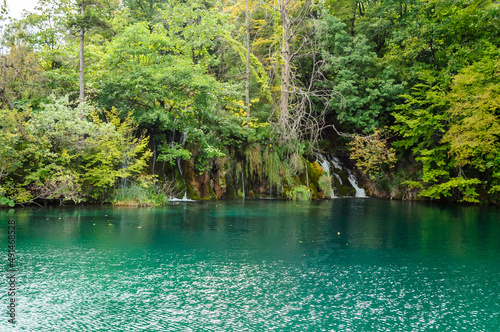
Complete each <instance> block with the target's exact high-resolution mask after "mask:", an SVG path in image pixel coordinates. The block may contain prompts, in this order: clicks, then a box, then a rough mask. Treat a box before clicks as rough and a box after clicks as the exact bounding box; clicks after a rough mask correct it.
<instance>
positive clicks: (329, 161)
mask: <svg viewBox="0 0 500 332" xmlns="http://www.w3.org/2000/svg"><path fill="white" fill-rule="evenodd" d="M316 158H317V160H318V164H320V166H321V167H322V168H323V169H324V170H325V171H326V172H327V173H328V175H330V176H332V175H333V176H335V177H336V178H337V180H338V181H339V183H340V185H341V186H344V185H346V184H344V183H343V181H342V177H341V176H340V174H337V173H338V172H336V171H335V170H339V171H342V172H345V175H347V181H348V182H349V183H350V185H351V186H352V188H354V191H355V197H367V196H366V193H365V190H364V189H363V188H360V187H359V185H358V181H357V179H356V175H355V173H354V172H353V171H352V170H350V169H345V168H344V167H343V166H342V163H341V162H340V160H339V159H338V158H337V157H334V156H331V157H330V158H327V157H325V156H323V155H321V154H317V155H316ZM331 166H333V167H331ZM345 175H344V176H345ZM332 198H333V197H332Z"/></svg>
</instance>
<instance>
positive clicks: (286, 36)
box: [278, 0, 292, 123]
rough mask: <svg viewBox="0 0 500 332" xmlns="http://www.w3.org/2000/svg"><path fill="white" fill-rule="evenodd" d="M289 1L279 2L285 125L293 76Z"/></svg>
mask: <svg viewBox="0 0 500 332" xmlns="http://www.w3.org/2000/svg"><path fill="white" fill-rule="evenodd" d="M286 1H287V0H280V1H279V12H280V15H281V22H282V25H283V27H282V29H283V45H282V49H281V57H282V60H283V63H282V65H281V96H280V103H279V115H278V118H279V122H280V123H283V122H282V120H285V119H286V118H287V117H288V102H289V98H290V80H291V77H290V74H291V61H292V59H291V57H292V55H291V54H290V39H291V23H290V16H289V14H288V9H287V8H286Z"/></svg>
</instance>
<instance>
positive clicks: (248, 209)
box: [0, 199, 500, 331]
mask: <svg viewBox="0 0 500 332" xmlns="http://www.w3.org/2000/svg"><path fill="white" fill-rule="evenodd" d="M0 217H1V223H2V226H1V229H0V238H2V241H4V242H3V243H6V242H7V240H6V239H7V235H6V231H7V220H8V219H9V218H10V219H15V220H16V221H17V250H18V253H17V263H18V265H19V276H18V279H17V284H18V287H19V292H18V299H17V300H18V302H19V305H18V307H17V316H18V324H17V328H18V329H19V330H27V331H35V330H44V331H51V330H53V331H72V330H78V329H83V330H124V331H136V330H139V329H142V330H148V331H156V330H158V331H165V330H166V331H170V330H171V331H178V330H189V329H193V330H207V331H209V330H215V331H225V330H243V331H245V330H248V331H263V330H270V329H275V330H294V331H302V330H311V331H321V330H325V331H328V330H347V331H349V330H351V331H375V330H381V331H384V330H386V331H393V330H405V331H411V330H414V331H424V330H439V331H454V330H458V329H464V330H470V331H498V330H500V316H499V313H500V301H498V293H499V292H500V264H499V263H500V261H499V260H500V259H499V257H500V256H499V254H500V210H499V209H498V208H488V207H460V206H444V205H434V204H432V205H431V204H422V203H415V202H413V203H412V202H399V201H382V200H375V199H337V200H333V201H328V202H327V201H325V202H306V203H297V202H280V201H258V200H250V201H249V200H247V201H244V202H208V203H179V204H176V205H171V206H167V207H164V208H152V209H147V208H143V209H128V208H110V207H104V208H101V207H90V208H51V209H23V210H15V211H13V210H11V211H10V214H9V211H0ZM0 294H1V296H0V297H1V301H2V303H4V304H6V301H7V297H6V292H0ZM4 316H5V315H4ZM5 317H6V316H5ZM5 317H4V319H1V320H0V330H2V331H4V330H7V329H8V328H9V325H8V324H7V318H5Z"/></svg>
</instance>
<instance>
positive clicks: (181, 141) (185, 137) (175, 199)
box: [169, 132, 195, 202]
mask: <svg viewBox="0 0 500 332" xmlns="http://www.w3.org/2000/svg"><path fill="white" fill-rule="evenodd" d="M186 139H187V133H185V132H184V133H181V139H180V141H179V143H180V144H181V147H182V148H184V145H185V144H186ZM176 161H177V167H178V168H179V172H180V173H181V177H182V181H184V188H186V190H185V191H184V196H183V197H182V198H180V199H179V198H175V197H171V198H170V199H169V201H170V202H194V201H195V200H193V199H189V198H187V182H186V178H185V177H184V172H183V171H182V166H181V158H177V160H176ZM174 179H175V177H174Z"/></svg>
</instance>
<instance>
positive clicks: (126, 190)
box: [111, 180, 168, 207]
mask: <svg viewBox="0 0 500 332" xmlns="http://www.w3.org/2000/svg"><path fill="white" fill-rule="evenodd" d="M111 202H112V203H113V205H117V206H137V207H139V206H158V205H165V204H166V203H167V202H168V196H167V194H166V193H165V192H164V191H163V190H162V189H161V187H159V186H158V184H157V183H156V181H151V180H148V181H147V182H142V183H140V182H132V183H130V184H129V185H127V186H121V187H119V188H117V189H115V190H114V193H113V198H112V199H111Z"/></svg>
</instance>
